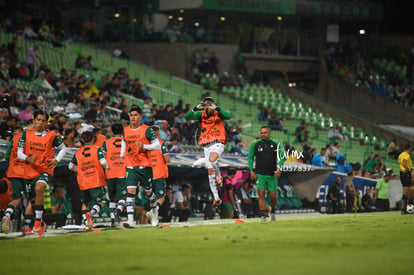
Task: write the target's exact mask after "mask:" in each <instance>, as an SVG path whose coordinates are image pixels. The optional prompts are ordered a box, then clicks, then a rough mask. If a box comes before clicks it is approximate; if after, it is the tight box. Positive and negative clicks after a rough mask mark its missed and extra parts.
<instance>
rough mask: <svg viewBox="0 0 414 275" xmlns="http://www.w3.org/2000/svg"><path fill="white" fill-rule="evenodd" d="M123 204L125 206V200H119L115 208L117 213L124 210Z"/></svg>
mask: <svg viewBox="0 0 414 275" xmlns="http://www.w3.org/2000/svg"><path fill="white" fill-rule="evenodd" d="M125 204H126V202H125V200H119V201H118V206H117V207H116V208H118V209H119V211H121V212H122V211H124V209H125Z"/></svg>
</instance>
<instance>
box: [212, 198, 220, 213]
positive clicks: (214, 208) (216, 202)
mask: <svg viewBox="0 0 414 275" xmlns="http://www.w3.org/2000/svg"><path fill="white" fill-rule="evenodd" d="M220 205H221V200H220V199H218V200H214V201H213V204H212V205H211V208H212V209H213V211H215V210H216V209H217V208H218V207H219V206H220Z"/></svg>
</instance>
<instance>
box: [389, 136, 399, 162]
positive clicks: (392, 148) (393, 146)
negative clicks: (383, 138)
mask: <svg viewBox="0 0 414 275" xmlns="http://www.w3.org/2000/svg"><path fill="white" fill-rule="evenodd" d="M400 154H401V149H399V148H398V147H397V140H396V139H395V138H394V139H393V140H392V141H391V142H390V144H388V147H387V155H388V156H390V157H392V158H393V159H398V156H399V155H400Z"/></svg>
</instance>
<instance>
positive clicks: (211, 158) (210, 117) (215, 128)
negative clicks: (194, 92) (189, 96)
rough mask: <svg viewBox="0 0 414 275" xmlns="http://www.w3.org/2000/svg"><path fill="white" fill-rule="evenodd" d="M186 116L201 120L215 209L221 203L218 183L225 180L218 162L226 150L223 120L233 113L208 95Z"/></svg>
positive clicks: (200, 139)
mask: <svg viewBox="0 0 414 275" xmlns="http://www.w3.org/2000/svg"><path fill="white" fill-rule="evenodd" d="M184 118H185V119H186V120H199V121H200V128H201V134H200V138H199V141H198V143H199V144H200V145H201V146H203V148H204V156H205V159H206V167H207V169H208V181H209V185H210V190H211V192H212V193H213V196H214V201H213V205H212V208H213V210H215V209H217V207H218V206H219V205H220V204H221V199H220V197H219V193H218V190H217V184H218V185H219V186H221V185H222V182H223V179H222V178H221V175H220V166H219V164H218V159H219V158H220V156H221V154H222V153H223V151H224V142H225V141H226V131H225V129H224V124H223V120H226V119H230V118H231V115H230V113H229V112H227V111H225V110H223V109H221V108H220V107H218V106H217V105H216V104H215V103H214V99H213V98H211V97H206V98H204V99H203V101H201V102H200V103H199V104H198V105H197V106H196V107H194V108H193V109H192V110H190V111H188V112H187V113H186V114H185V116H184Z"/></svg>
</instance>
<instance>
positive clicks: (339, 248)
mask: <svg viewBox="0 0 414 275" xmlns="http://www.w3.org/2000/svg"><path fill="white" fill-rule="evenodd" d="M254 221H257V220H254ZM413 225H414V217H413V216H401V215H400V214H399V213H397V212H392V213H383V214H378V213H375V214H358V215H337V216H334V215H330V216H329V215H320V216H319V215H318V216H305V217H292V216H280V217H279V218H278V221H277V222H275V223H270V222H266V223H259V222H246V223H244V224H240V223H238V224H235V223H230V224H224V225H205V226H190V227H170V228H162V229H157V228H141V229H135V230H107V231H102V232H98V233H92V232H87V233H82V234H66V235H61V236H56V237H49V238H29V239H24V238H20V239H14V240H3V241H1V242H0V244H1V250H0V259H2V262H3V265H2V272H1V273H2V274H25V273H30V274H51V273H52V272H53V273H54V274H128V273H129V274H197V275H199V274H257V275H258V274H309V275H311V274H349V273H352V274H409V273H410V270H411V266H412V263H411V260H412V252H413V246H412V245H413V241H414V235H413V234H412V230H413ZM6 263H7V264H6ZM79 272H82V273H79ZM264 272H265V273H264Z"/></svg>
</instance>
